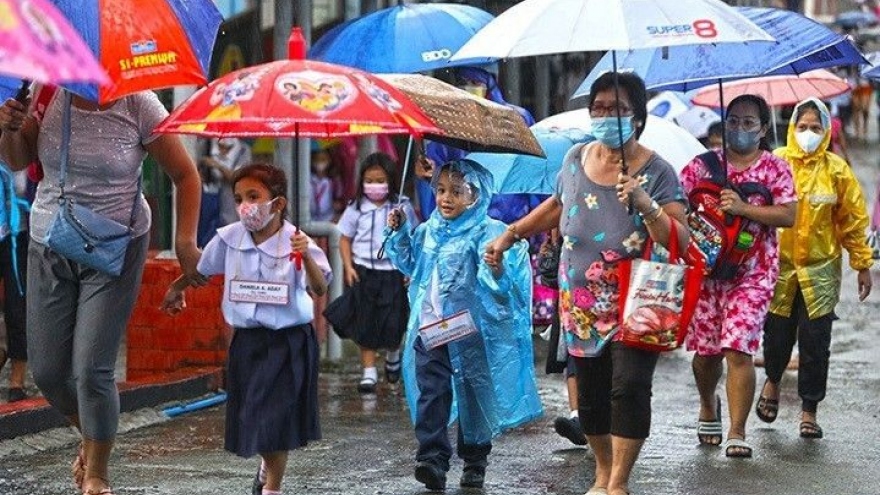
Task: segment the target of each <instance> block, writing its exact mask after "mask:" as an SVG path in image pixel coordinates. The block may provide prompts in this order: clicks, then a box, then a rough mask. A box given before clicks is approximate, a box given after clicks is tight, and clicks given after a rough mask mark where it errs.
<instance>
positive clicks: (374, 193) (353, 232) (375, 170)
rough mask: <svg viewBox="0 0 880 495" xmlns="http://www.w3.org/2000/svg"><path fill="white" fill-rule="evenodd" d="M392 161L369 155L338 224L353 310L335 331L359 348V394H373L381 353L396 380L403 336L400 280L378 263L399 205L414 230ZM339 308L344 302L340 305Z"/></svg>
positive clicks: (405, 313)
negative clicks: (387, 221)
mask: <svg viewBox="0 0 880 495" xmlns="http://www.w3.org/2000/svg"><path fill="white" fill-rule="evenodd" d="M396 177H397V174H396V173H395V163H394V160H393V159H392V158H391V157H390V156H388V155H386V154H385V153H373V154H371V155H369V156H368V157H366V158H365V159H364V161H363V163H361V173H360V178H361V179H360V183H359V184H358V188H357V195H356V197H355V199H354V201H352V202H351V204H349V205H348V207H347V208H346V209H345V211H344V212H343V214H342V217H341V218H340V219H339V223H338V224H337V228H338V229H339V232H340V234H342V236H341V238H340V240H339V251H340V253H341V254H342V262H343V264H344V267H345V274H344V275H345V284H346V286H348V287H349V291H351V293H350V294H348V297H347V302H346V303H347V304H351V305H352V306H353V308H354V310H353V312H352V315H353V318H351V319H350V320H349V321H348V322H346V323H345V326H347V327H348V328H340V329H338V331H341V333H342V334H343V335H345V336H347V337H349V338H351V339H352V340H354V341H355V343H357V344H358V346H359V347H360V349H361V365H362V366H363V376H362V377H361V380H360V382H359V383H358V391H360V392H361V393H373V392H375V391H376V383H377V381H378V378H379V377H378V371H377V370H376V353H377V351H379V350H380V349H385V350H386V351H387V353H386V354H385V381H387V382H388V383H397V381H398V380H400V350H399V348H400V341H401V339H402V338H403V334H404V333H405V332H406V321H407V318H409V303H408V301H407V296H406V288H405V286H404V279H403V275H402V274H401V273H400V272H399V271H397V270H396V269H395V268H394V266H393V265H392V264H391V261H389V260H388V259H384V258H380V257H379V251H380V250H381V249H382V243H383V241H384V239H385V236H384V234H383V229H384V228H385V219H386V218H387V217H388V213H389V212H390V211H391V209H392V208H394V207H395V205H398V204H399V206H400V208H402V209H403V211H404V212H405V214H406V216H407V218H408V219H409V221H410V223H409V225H417V220H416V215H415V211H414V210H413V208H412V205H411V204H410V202H409V200H408V199H407V198H398V197H397V194H396V193H395V192H394V191H397V190H398V187H397V184H396V182H397V180H396ZM340 302H341V303H342V301H340Z"/></svg>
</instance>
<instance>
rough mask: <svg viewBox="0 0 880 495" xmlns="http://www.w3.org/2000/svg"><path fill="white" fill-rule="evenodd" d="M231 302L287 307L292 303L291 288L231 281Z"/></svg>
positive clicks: (267, 283)
mask: <svg viewBox="0 0 880 495" xmlns="http://www.w3.org/2000/svg"><path fill="white" fill-rule="evenodd" d="M229 300H230V301H232V302H244V303H256V304H279V305H286V304H287V303H288V302H289V301H290V286H289V285H288V284H282V283H278V282H251V281H247V280H231V281H230V282H229Z"/></svg>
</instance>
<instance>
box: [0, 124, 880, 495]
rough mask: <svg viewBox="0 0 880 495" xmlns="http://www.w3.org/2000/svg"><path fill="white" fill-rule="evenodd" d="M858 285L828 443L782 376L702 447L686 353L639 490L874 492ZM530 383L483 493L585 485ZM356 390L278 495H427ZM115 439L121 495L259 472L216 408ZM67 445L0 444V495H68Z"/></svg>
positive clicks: (241, 487)
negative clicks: (807, 428)
mask: <svg viewBox="0 0 880 495" xmlns="http://www.w3.org/2000/svg"><path fill="white" fill-rule="evenodd" d="M875 135H876V134H875ZM852 148H853V149H852V155H853V161H854V162H855V163H854V169H855V170H856V172H857V174H858V175H859V178H860V179H861V180H862V182H863V186H864V187H865V191H866V193H867V194H868V196H869V198H872V199H873V196H874V188H875V184H876V183H877V179H878V176H880V174H878V172H880V153H877V150H876V144H873V143H872V144H871V145H861V146H858V145H856V146H852ZM875 275H877V270H876V268H875ZM855 287H856V281H855V274H854V273H852V272H851V271H849V270H847V271H846V273H845V280H844V290H843V300H842V302H841V304H840V305H839V306H838V311H837V313H838V315H839V316H840V320H839V321H837V322H836V323H835V327H834V337H833V344H832V355H831V367H830V376H829V387H828V396H827V398H826V400H825V401H824V402H822V403H821V405H820V408H819V421H820V423H821V424H822V426H823V428H824V429H825V434H826V438H824V439H822V440H804V439H801V438H799V437H798V429H797V426H798V411H799V404H800V402H799V400H798V398H797V385H796V372H792V371H789V372H786V376H785V379H784V381H783V385H782V397H781V409H780V415H779V418H778V419H777V421H776V422H775V423H773V424H772V425H767V424H764V423H761V422H760V421H759V420H758V419H757V418H756V417H755V415H754V414H752V415H751V417H750V418H749V425H748V440H749V441H750V442H751V443H752V445H753V446H754V447H755V457H754V458H753V459H737V460H733V459H727V458H725V457H724V455H723V452H722V450H721V449H720V448H717V447H716V448H709V447H700V446H698V444H697V438H696V419H697V410H698V405H697V398H696V390H695V386H694V380H693V376H692V374H691V370H690V355H689V354H688V353H686V352H684V351H677V352H674V353H671V354H669V355H666V356H664V357H663V358H662V359H661V361H660V363H659V365H658V368H657V372H656V375H655V382H654V399H653V407H654V416H653V427H652V435H651V437H650V438H649V439H648V440H647V442H646V443H645V447H644V449H643V451H642V455H641V458H640V460H639V462H638V464H637V465H636V468H635V471H634V474H633V477H632V483H631V489H632V490H633V493H634V494H639V495H644V494H652V495H681V494H688V495H722V494H744V495H752V494H754V495H763V494H776V495H801V494H827V495H836V494H843V493H846V494H853V493H855V494H868V495H880V448H878V444H877V440H878V439H880V419H878V416H880V366H878V364H880V358H878V357H877V356H878V351H880V324H878V315H880V277H877V276H875V291H874V293H873V294H872V295H871V296H870V298H869V299H868V301H866V302H865V303H861V304H859V303H858V302H857V301H856V289H855ZM535 342H536V346H538V347H539V348H543V347H544V344H543V342H542V341H540V340H536V341H535ZM538 369H539V370H543V363H539V364H538ZM538 379H539V385H540V391H541V395H542V399H543V403H544V406H545V415H544V417H543V418H542V419H540V420H538V421H536V422H534V423H532V424H529V425H527V426H525V427H522V428H518V429H516V430H513V431H511V432H508V433H506V434H504V435H502V436H501V437H499V438H498V439H497V440H496V441H495V443H494V448H493V452H492V455H491V456H490V466H489V468H488V472H487V485H486V489H485V493H491V494H499V495H501V494H505V495H506V494H511V495H518V494H559V495H575V494H582V493H583V492H584V491H586V488H587V487H588V486H589V485H590V483H591V480H592V472H593V468H594V463H593V458H592V456H591V453H590V451H589V450H588V449H585V448H575V447H573V446H572V445H571V444H570V443H568V441H567V440H565V439H563V438H561V437H559V436H557V435H556V434H555V433H554V431H553V427H552V423H553V419H554V418H555V417H556V416H557V415H560V414H567V403H566V399H565V390H564V383H563V381H562V379H561V377H560V376H559V375H551V376H548V375H545V374H543V372H542V371H539V373H538ZM356 380H357V375H355V374H353V373H345V372H336V373H324V374H323V376H322V378H321V415H322V430H323V434H324V438H323V440H321V441H319V442H315V443H313V444H311V445H310V446H308V447H307V448H304V449H301V450H298V451H296V452H294V453H293V454H292V455H291V458H290V463H289V466H288V470H287V478H286V480H285V485H284V493H285V494H288V495H291V494H310V495H311V494H315V495H316V494H346V495H348V494H351V495H354V494H377V495H378V494H394V495H413V494H418V493H423V492H422V491H421V490H420V488H421V485H419V484H418V483H417V482H416V481H415V480H414V479H413V477H412V470H413V465H414V461H413V457H414V453H415V439H414V436H413V433H412V428H411V425H410V423H409V416H408V413H407V411H406V405H405V400H404V399H403V397H402V395H401V391H400V389H399V388H390V387H389V386H387V385H384V384H383V386H381V387H380V389H379V393H378V394H377V395H375V396H366V397H362V396H360V395H359V394H358V393H357V391H356V390H355V385H356ZM762 382H763V373H762V370H761V369H759V370H758V383H759V385H760V383H762ZM722 396H723V393H722ZM725 402H726V401H725ZM724 423H725V427H726V425H727V424H728V422H727V416H726V414H725V417H724ZM122 431H123V432H122V433H121V435H120V436H119V438H118V447H117V449H116V451H115V454H114V457H113V460H112V468H111V469H112V472H111V475H112V478H113V483H114V487H115V488H116V493H117V495H134V494H150V495H153V494H155V495H166V494H167V495H172V494H193V495H221V494H222V495H227V494H247V493H250V484H251V480H252V478H253V475H254V473H255V471H256V469H257V466H258V463H259V461H258V460H257V459H256V458H254V459H241V458H237V457H235V456H233V455H231V454H228V453H226V452H225V451H223V449H222V435H223V407H222V406H218V407H214V408H211V409H207V410H203V411H201V412H196V413H191V414H189V415H184V416H180V417H177V418H174V419H168V418H166V417H165V416H163V415H162V414H161V411H160V410H159V409H147V410H141V411H137V412H135V413H130V414H126V415H124V417H123V421H122ZM725 431H726V430H725ZM75 445H76V438H75V436H74V435H73V433H72V432H71V431H70V430H68V429H58V430H50V431H46V432H44V433H40V434H36V435H31V436H27V437H22V438H18V439H14V440H9V441H5V442H0V495H29V494H35V493H40V494H41V495H74V494H75V493H76V491H75V490H74V488H73V486H72V484H71V482H70V470H69V465H70V461H71V460H72V459H73V456H74V451H75ZM460 472H461V464H460V462H457V460H453V467H452V470H451V472H450V476H449V486H450V488H449V489H448V490H447V493H450V494H458V493H474V492H472V491H471V492H465V491H461V490H459V489H458V486H457V485H458V477H459V475H460Z"/></svg>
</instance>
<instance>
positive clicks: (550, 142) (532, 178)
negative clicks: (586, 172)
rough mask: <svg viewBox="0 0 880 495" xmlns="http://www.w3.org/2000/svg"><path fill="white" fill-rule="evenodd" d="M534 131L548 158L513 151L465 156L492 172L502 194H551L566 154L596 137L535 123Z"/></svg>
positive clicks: (577, 130)
mask: <svg viewBox="0 0 880 495" xmlns="http://www.w3.org/2000/svg"><path fill="white" fill-rule="evenodd" d="M531 132H532V134H533V135H534V138H535V139H536V140H537V141H538V143H539V144H540V145H541V149H542V150H544V154H545V155H546V157H545V158H539V157H536V156H529V155H521V154H514V153H470V154H469V155H467V157H466V158H468V159H470V160H473V161H475V162H477V163H479V164H480V165H482V166H483V167H485V168H486V170H488V171H489V172H492V177H493V179H494V181H495V190H496V191H497V192H498V193H499V194H516V193H526V194H552V193H553V192H554V191H555V190H556V175H557V174H559V169H560V168H561V167H562V159H563V158H564V157H565V154H566V153H567V152H568V150H569V149H571V147H572V146H574V145H575V144H578V143H587V142H590V141H593V139H594V138H593V136H590V135H589V134H587V133H585V132H584V131H583V130H581V129H556V128H543V127H537V126H532V128H531Z"/></svg>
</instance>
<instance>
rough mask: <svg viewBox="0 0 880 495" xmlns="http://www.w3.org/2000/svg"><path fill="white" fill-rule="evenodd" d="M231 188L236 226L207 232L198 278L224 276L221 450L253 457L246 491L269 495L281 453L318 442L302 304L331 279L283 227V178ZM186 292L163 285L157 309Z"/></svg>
mask: <svg viewBox="0 0 880 495" xmlns="http://www.w3.org/2000/svg"><path fill="white" fill-rule="evenodd" d="M232 187H233V191H234V194H235V203H236V204H237V206H238V208H237V209H238V215H239V218H240V219H241V220H240V221H239V222H236V223H233V224H231V225H227V226H226V227H222V228H220V229H218V230H217V235H216V236H214V238H213V239H211V241H210V242H209V243H208V244H207V246H205V249H204V251H203V252H202V256H201V259H200V260H199V264H198V271H199V273H200V274H201V275H202V276H203V277H207V276H210V275H217V274H224V275H225V282H224V286H223V302H222V309H223V316H224V318H225V319H226V322H227V323H228V324H229V325H230V326H232V327H233V328H234V329H235V333H234V335H233V339H232V343H231V345H230V347H229V358H228V359H229V362H228V366H227V370H226V372H227V377H226V382H227V393H228V396H229V398H228V402H227V405H226V435H225V445H224V447H225V448H226V450H228V451H229V452H232V453H234V454H237V455H239V456H241V457H251V456H253V455H255V454H259V455H260V457H261V458H262V463H261V466H260V471H259V473H258V475H257V477H256V479H255V480H254V486H253V493H255V494H262V495H277V494H280V493H281V481H282V478H283V475H284V468H285V466H286V464H287V454H288V451H290V450H294V449H297V448H299V447H303V446H305V445H306V444H307V442H308V441H310V440H317V439H319V438H320V430H319V426H318V343H317V340H316V338H315V331H314V329H313V328H312V324H311V322H312V319H313V318H314V314H313V313H314V309H313V300H312V298H313V297H314V296H321V295H323V294H324V293H326V291H327V283H328V282H329V280H330V278H331V271H330V265H329V263H328V262H327V257H326V255H325V254H324V252H323V251H321V249H320V248H319V247H318V246H317V245H316V244H315V243H314V241H312V240H311V239H309V238H308V237H307V236H306V235H305V234H303V233H302V232H300V231H299V229H297V228H296V227H294V226H293V225H292V224H290V223H289V222H288V221H286V220H285V219H284V217H285V212H286V207H287V198H286V197H285V192H286V191H287V180H286V178H285V176H284V172H282V171H281V170H280V169H278V168H275V167H273V166H270V165H263V164H254V165H248V166H246V167H244V168H242V169H240V170H238V171H236V173H235V175H234V177H233V180H232ZM199 282H201V283H202V284H203V283H204V282H206V279H203V280H200V281H199ZM186 285H187V282H186V280H184V279H183V278H182V277H181V278H178V279H177V280H175V281H174V283H172V285H171V287H170V288H169V289H168V292H167V293H166V295H165V299H164V301H163V302H162V309H163V310H164V311H166V312H168V313H171V314H176V313H178V312H180V311H181V310H182V309H183V308H184V307H185V300H184V293H183V290H184V289H185V288H186Z"/></svg>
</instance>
